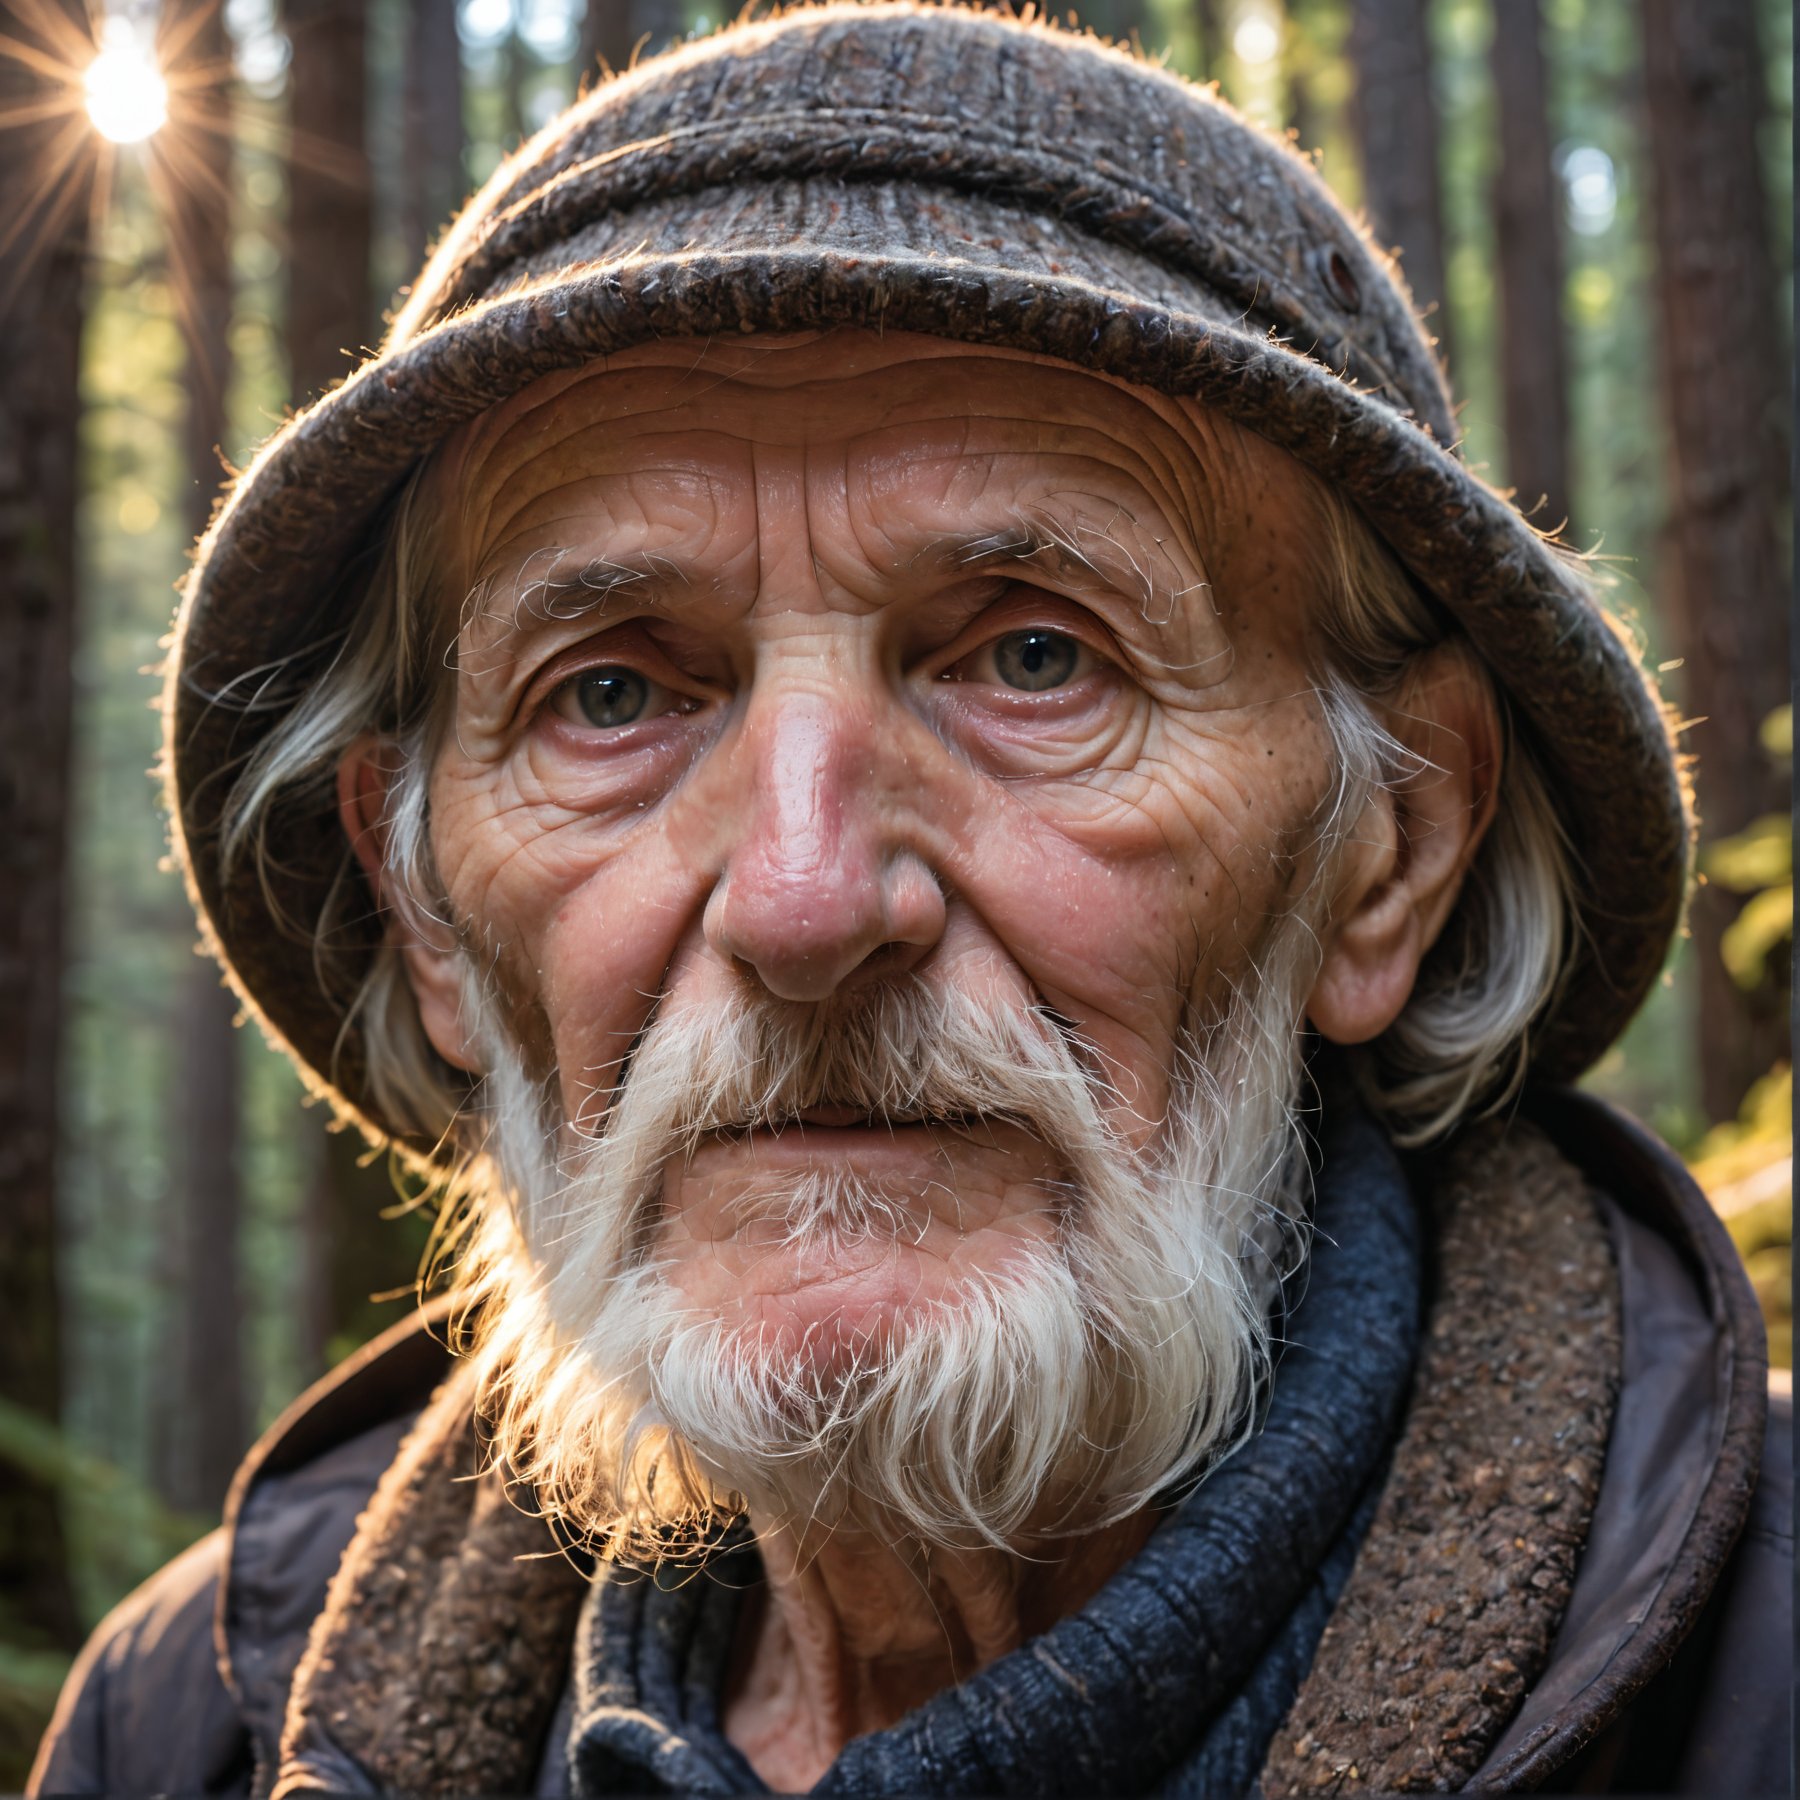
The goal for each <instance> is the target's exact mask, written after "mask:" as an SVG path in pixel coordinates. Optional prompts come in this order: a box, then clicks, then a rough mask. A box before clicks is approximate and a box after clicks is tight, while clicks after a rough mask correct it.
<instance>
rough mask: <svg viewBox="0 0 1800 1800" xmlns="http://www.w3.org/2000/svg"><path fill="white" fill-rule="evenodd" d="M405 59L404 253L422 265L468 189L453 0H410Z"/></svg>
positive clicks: (412, 269)
mask: <svg viewBox="0 0 1800 1800" xmlns="http://www.w3.org/2000/svg"><path fill="white" fill-rule="evenodd" d="M407 32H408V35H407V57H406V256H407V275H408V277H409V278H410V277H411V276H413V275H415V274H416V273H417V272H418V271H419V269H420V268H421V267H422V266H423V264H424V261H425V252H426V251H427V250H428V249H429V248H430V247H431V245H432V244H433V243H434V242H435V241H436V239H437V236H438V233H439V232H440V231H442V230H443V228H444V226H445V225H446V224H447V223H448V221H449V219H450V217H451V215H452V214H453V213H454V212H455V211H456V209H457V208H458V207H459V206H461V205H462V203H463V200H464V198H465V197H466V194H467V190H468V178H467V176H466V175H465V174H464V172H463V147H464V144H465V142H466V141H467V134H466V132H465V131H464V129H463V77H462V44H461V42H460V41H459V39H458V38H457V35H456V0H412V5H411V8H410V10H409V14H408V19H407Z"/></svg>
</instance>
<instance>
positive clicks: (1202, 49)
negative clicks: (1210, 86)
mask: <svg viewBox="0 0 1800 1800" xmlns="http://www.w3.org/2000/svg"><path fill="white" fill-rule="evenodd" d="M1194 37H1195V38H1196V40H1197V50H1196V55H1197V57H1198V59H1199V69H1200V79H1201V80H1202V81H1217V80H1218V79H1219V67H1220V64H1221V63H1222V62H1223V60H1224V56H1225V32H1224V28H1223V27H1222V26H1221V25H1220V23H1219V0H1194Z"/></svg>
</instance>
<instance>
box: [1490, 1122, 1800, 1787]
mask: <svg viewBox="0 0 1800 1800" xmlns="http://www.w3.org/2000/svg"><path fill="white" fill-rule="evenodd" d="M1525 1110H1526V1112H1527V1115H1528V1116H1529V1117H1530V1118H1531V1120H1532V1122H1533V1123H1535V1124H1536V1125H1538V1126H1539V1127H1540V1129H1542V1130H1544V1131H1545V1132H1547V1134H1548V1135H1549V1136H1550V1138H1551V1139H1552V1141H1553V1142H1555V1144H1556V1145H1557V1147H1558V1149H1559V1150H1561V1152H1562V1153H1563V1155H1564V1156H1565V1157H1567V1158H1568V1159H1569V1160H1570V1161H1571V1162H1572V1163H1573V1164H1575V1165H1576V1167H1577V1168H1578V1169H1579V1170H1580V1172H1581V1173H1582V1174H1583V1175H1584V1176H1585V1177H1586V1179H1587V1181H1588V1182H1589V1183H1590V1184H1591V1187H1592V1188H1593V1189H1594V1190H1595V1191H1596V1192H1597V1195H1598V1196H1599V1204H1600V1205H1601V1208H1602V1212H1603V1216H1604V1217H1605V1219H1606V1222H1607V1227H1608V1232H1609V1235H1610V1237H1611V1240H1612V1246H1613V1251H1614V1260H1615V1265H1616V1269H1617V1275H1618V1281H1619V1292H1620V1303H1621V1326H1622V1345H1621V1350H1622V1368H1621V1370H1620V1389H1619V1394H1618V1401H1617V1406H1616V1409H1615V1412H1614V1415H1613V1421H1612V1430H1611V1434H1610V1437H1609V1440H1608V1444H1607V1452H1606V1464H1605V1469H1604V1473H1603V1476H1602V1481H1601V1488H1600V1493H1599V1497H1598V1500H1597V1503H1596V1506H1595V1510H1594V1514H1593V1519H1592V1522H1591V1524H1590V1527H1589V1531H1588V1537H1587V1542H1586V1545H1585V1548H1584V1549H1583V1552H1582V1555H1581V1559H1580V1562H1579V1564H1578V1566H1577V1570H1576V1575H1575V1584H1574V1589H1573V1592H1572V1593H1571V1596H1570V1601H1569V1606H1568V1609H1567V1612H1566V1614H1565V1616H1564V1619H1563V1623H1562V1629H1561V1632H1560V1633H1559V1636H1558V1639H1557V1642H1556V1646H1555V1649H1554V1651H1553V1653H1552V1657H1551V1662H1550V1666H1549V1668H1548V1669H1546V1670H1545V1671H1544V1673H1543V1676H1542V1678H1541V1679H1540V1680H1539V1682H1538V1683H1537V1685H1536V1687H1535V1688H1534V1690H1533V1691H1532V1692H1531V1693H1530V1694H1528V1696H1527V1698H1526V1700H1525V1703H1524V1704H1523V1706H1522V1707H1521V1708H1520V1711H1519V1714H1518V1716H1517V1717H1516V1718H1515V1719H1514V1720H1513V1722H1512V1724H1511V1726H1510V1727H1509V1729H1508V1730H1507V1732H1506V1733H1505V1734H1503V1737H1502V1740H1501V1742H1500V1744H1499V1745H1498V1746H1497V1748H1496V1750H1495V1752H1494V1753H1493V1755H1492V1756H1490V1758H1489V1760H1488V1761H1487V1763H1486V1764H1485V1765H1484V1766H1483V1768H1482V1769H1480V1770H1479V1771H1477V1774H1476V1778H1475V1781H1474V1783H1473V1785H1474V1786H1476V1787H1480V1788H1494V1789H1498V1788H1509V1787H1513V1786H1519V1785H1525V1786H1536V1785H1539V1784H1541V1783H1542V1782H1543V1781H1544V1780H1545V1779H1546V1778H1547V1777H1548V1778H1550V1779H1551V1781H1552V1785H1558V1786H1562V1785H1566V1784H1567V1783H1568V1781H1569V1779H1570V1777H1571V1776H1572V1775H1579V1778H1580V1780H1581V1783H1582V1786H1583V1791H1589V1790H1590V1789H1591V1790H1592V1791H1606V1790H1609V1789H1610V1790H1615V1791H1642V1792H1647V1793H1651V1792H1654V1793H1667V1792H1676V1793H1679V1792H1695V1793H1723V1792H1744V1793H1760V1792H1762V1791H1764V1789H1763V1788H1762V1787H1761V1786H1760V1785H1758V1784H1759V1782H1761V1781H1762V1779H1763V1777H1764V1775H1765V1774H1766V1772H1767V1771H1768V1770H1769V1769H1773V1768H1776V1767H1777V1766H1779V1768H1780V1769H1782V1770H1785V1767H1786V1758H1787V1744H1788V1725H1787V1704H1786V1691H1785V1686H1786V1684H1785V1672H1786V1670H1787V1668H1788V1666H1789V1661H1790V1657H1789V1652H1788V1649H1787V1646H1788V1645H1789V1644H1790V1642H1791V1637H1792V1627H1791V1619H1792V1588H1791V1579H1790V1576H1789V1574H1788V1573H1787V1561H1786V1559H1787V1557H1788V1556H1789V1554H1790V1553H1791V1540H1792V1523H1791V1508H1792V1475H1791V1454H1790V1451H1791V1445H1790V1442H1789V1438H1788V1435H1787V1432H1788V1419H1789V1413H1788V1410H1787V1408H1786V1406H1785V1404H1780V1405H1778V1406H1777V1407H1775V1408H1774V1409H1772V1408H1771V1405H1770V1397H1769V1390H1768V1361H1767V1351H1766V1344H1765V1340H1764V1333H1763V1326H1762V1318H1761V1312H1760V1308H1759V1307H1758V1304H1757V1300H1756V1296H1755V1294H1754V1292H1753V1291H1752V1289H1751V1287H1750V1283H1749V1280H1748V1278H1747V1277H1746V1275H1745V1273H1744V1270H1743V1266H1742V1263H1741V1262H1740V1260H1739V1258H1738V1256H1737V1254H1736V1251H1735V1249H1734V1248H1733V1246H1732V1244H1731V1240H1730V1238H1729V1236H1728V1235H1727V1233H1726V1231H1725V1228H1724V1226H1723V1224H1722V1223H1721V1221H1720V1220H1719V1219H1718V1217H1717V1215H1716V1214H1715V1213H1714V1212H1713V1210H1712V1208H1711V1206H1710V1205H1709V1204H1708V1202H1707V1200H1706V1198H1705V1196H1704V1195H1703V1194H1702V1193H1701V1192H1700V1191H1699V1189H1698V1188H1697V1187H1696V1186H1695V1184H1694V1182H1693V1180H1692V1178H1691V1177H1690V1176H1689V1175H1688V1173H1687V1170H1686V1169H1685V1168H1684V1167H1683V1165H1682V1163H1681V1161H1680V1159H1679V1158H1678V1157H1676V1156H1675V1154H1674V1153H1673V1152H1672V1151H1671V1150H1670V1149H1669V1148H1668V1147H1667V1146H1666V1145H1664V1144H1662V1143H1660V1142H1659V1141H1658V1140H1657V1139H1656V1138H1655V1137H1654V1136H1653V1135H1652V1134H1651V1133H1650V1132H1648V1131H1646V1130H1645V1129H1644V1128H1643V1127H1642V1126H1641V1125H1639V1124H1637V1123H1636V1121H1634V1120H1632V1119H1630V1118H1628V1117H1626V1116H1625V1115H1624V1114H1622V1113H1620V1112H1618V1111H1617V1110H1616V1109H1614V1108H1612V1107H1609V1106H1606V1105H1604V1104H1602V1103H1601V1102H1599V1101H1597V1100H1594V1099H1592V1098H1591V1097H1589V1096H1586V1095H1581V1094H1577V1093H1574V1092H1572V1091H1570V1090H1566V1089H1564V1090H1553V1091H1549V1092H1544V1093H1539V1094H1537V1095H1534V1096H1531V1097H1530V1098H1529V1099H1528V1101H1527V1105H1526V1109H1525ZM1765 1446H1767V1451H1766V1453H1765ZM1778 1565H1779V1567H1780V1570H1781V1572H1780V1573H1779V1575H1777V1574H1776V1569H1777V1566H1778ZM1740 1640H1741V1641H1740ZM1771 1646H1779V1650H1778V1652H1776V1651H1775V1650H1772V1649H1771ZM1759 1659H1762V1660H1761V1661H1759ZM1708 1758H1711V1759H1712V1760H1713V1761H1714V1762H1715V1763H1716V1764H1717V1769H1716V1771H1715V1773H1716V1774H1717V1776H1718V1778H1717V1779H1714V1778H1713V1777H1712V1776H1710V1775H1708V1774H1707V1773H1706V1772H1705V1764H1706V1761H1707V1759H1708ZM1721 1759H1723V1760H1721ZM1778 1786H1779V1787H1780V1788H1781V1789H1783V1790H1784V1789H1785V1774H1784V1775H1783V1776H1782V1779H1781V1782H1780V1783H1779V1784H1778Z"/></svg>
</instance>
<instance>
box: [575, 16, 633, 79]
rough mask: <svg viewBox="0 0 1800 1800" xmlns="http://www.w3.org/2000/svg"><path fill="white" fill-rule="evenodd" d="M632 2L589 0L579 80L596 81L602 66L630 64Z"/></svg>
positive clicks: (621, 66)
mask: <svg viewBox="0 0 1800 1800" xmlns="http://www.w3.org/2000/svg"><path fill="white" fill-rule="evenodd" d="M633 42H634V39H633V37H632V33H631V0H587V5H586V6H585V7H584V8H583V10H582V14H581V68H580V77H581V79H582V80H583V81H585V82H589V83H591V82H593V81H594V79H595V78H596V75H597V73H598V70H599V65H600V64H601V63H605V65H606V66H607V67H608V68H609V69H613V70H615V71H616V70H619V69H623V68H625V67H626V66H627V65H628V64H629V63H630V61H631V49H632V44H633Z"/></svg>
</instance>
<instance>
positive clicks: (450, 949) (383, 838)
mask: <svg viewBox="0 0 1800 1800" xmlns="http://www.w3.org/2000/svg"><path fill="white" fill-rule="evenodd" d="M392 754H393V752H392V746H391V745H389V744H388V743H387V742H386V741H385V740H384V739H382V738H379V737H376V736H374V735H370V736H368V737H364V738H360V739H358V741H357V742H356V743H355V744H354V745H353V746H352V747H351V748H350V750H349V751H348V753H347V754H346V755H345V756H344V759H343V761H342V762H340V763H339V764H338V776H337V798H338V819H339V821H340V822H341V824H342V825H343V828H344V835H345V836H346V837H347V838H348V839H349V840H350V848H351V850H352V852H353V853H354V854H355V857H356V860H357V863H358V864H359V865H360V867H361V869H362V872H363V876H364V879H365V880H366V881H367V882H368V884H369V891H370V892H371V893H372V894H373V895H374V897H375V904H376V906H377V907H378V908H379V909H380V910H381V913H382V917H383V928H384V930H385V932H386V936H387V941H388V942H389V943H390V944H391V945H393V947H394V948H395V949H397V950H398V951H399V952H400V955H401V958H402V959H403V961H404V962H405V965H406V976H407V981H408V982H409V984H410V985H411V987H412V991H413V998H414V1000H415V1001H416V1002H417V1003H418V1008H419V1022H420V1024H421V1025H423V1026H424V1028H425V1035H426V1036H427V1037H428V1038H429V1039H430V1040H431V1046H432V1048H433V1049H434V1050H436V1051H437V1053H438V1055H439V1056H441V1057H442V1058H443V1059H444V1061H445V1062H447V1063H449V1064H450V1066H451V1067H452V1068H455V1069H461V1070H463V1071H465V1072H466V1073H468V1074H471V1075H479V1074H481V1073H482V1067H481V1064H480V1062H479V1060H478V1059H477V1058H476V1057H475V1055H474V1054H473V1052H472V1049H471V1047H470V1045H469V1043H468V1041H467V1036H466V1033H465V1031H464V1028H463V1020H462V968H461V957H460V952H459V951H458V948H457V944H456V939H455V935H454V933H453V932H452V931H451V929H450V928H449V926H447V925H445V924H444V923H442V921H440V920H437V919H434V918H431V917H430V916H429V915H427V914H425V913H424V912H422V910H421V908H420V907H419V906H418V905H417V904H416V902H415V901H414V899H413V897H412V896H411V895H409V894H407V893H405V892H404V891H402V889H401V888H400V885H399V884H398V883H397V882H396V881H395V879H394V876H393V872H392V870H391V868H390V865H389V862H388V855H387V849H388V830H387V796H388V788H389V785H390V784H391V783H392V781H393V779H394V777H395V776H396V775H397V774H398V772H399V771H398V769H397V768H396V767H395V765H394V763H393V762H392V760H391V759H392Z"/></svg>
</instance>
